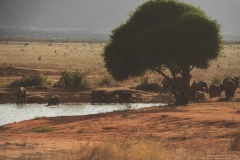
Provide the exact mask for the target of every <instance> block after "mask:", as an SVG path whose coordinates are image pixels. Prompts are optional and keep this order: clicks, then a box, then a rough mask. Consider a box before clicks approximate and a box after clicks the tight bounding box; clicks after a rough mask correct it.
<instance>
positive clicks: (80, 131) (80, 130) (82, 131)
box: [77, 129, 85, 133]
mask: <svg viewBox="0 0 240 160" xmlns="http://www.w3.org/2000/svg"><path fill="white" fill-rule="evenodd" d="M84 131H85V130H84V129H79V130H78V132H77V133H84Z"/></svg>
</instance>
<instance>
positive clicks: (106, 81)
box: [97, 76, 112, 86]
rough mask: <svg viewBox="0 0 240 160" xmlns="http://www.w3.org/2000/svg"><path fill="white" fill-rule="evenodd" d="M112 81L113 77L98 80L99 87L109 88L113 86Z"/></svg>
mask: <svg viewBox="0 0 240 160" xmlns="http://www.w3.org/2000/svg"><path fill="white" fill-rule="evenodd" d="M111 81H112V77H110V76H104V78H102V79H99V80H98V82H97V84H98V85H99V86H109V85H110V84H111Z"/></svg>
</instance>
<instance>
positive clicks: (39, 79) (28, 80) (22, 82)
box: [10, 74, 51, 87]
mask: <svg viewBox="0 0 240 160" xmlns="http://www.w3.org/2000/svg"><path fill="white" fill-rule="evenodd" d="M47 85H51V82H50V81H49V80H48V79H47V77H45V76H43V75H41V74H39V75H34V76H30V77H25V76H23V77H22V78H21V79H17V80H15V81H14V82H12V83H11V84H10V87H20V86H47Z"/></svg>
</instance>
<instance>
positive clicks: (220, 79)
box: [211, 75, 222, 84]
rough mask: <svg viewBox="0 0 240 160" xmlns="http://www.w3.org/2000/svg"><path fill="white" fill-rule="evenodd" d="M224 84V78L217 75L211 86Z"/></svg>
mask: <svg viewBox="0 0 240 160" xmlns="http://www.w3.org/2000/svg"><path fill="white" fill-rule="evenodd" d="M221 83H222V78H221V77H219V75H216V76H214V77H213V79H212V81H211V84H221Z"/></svg>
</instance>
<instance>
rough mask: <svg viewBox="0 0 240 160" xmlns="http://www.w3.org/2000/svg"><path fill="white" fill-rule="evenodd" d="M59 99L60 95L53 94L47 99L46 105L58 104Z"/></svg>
mask: <svg viewBox="0 0 240 160" xmlns="http://www.w3.org/2000/svg"><path fill="white" fill-rule="evenodd" d="M59 100H60V97H59V96H58V95H54V96H52V97H51V98H50V99H49V100H48V105H47V106H51V105H58V104H59Z"/></svg>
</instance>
